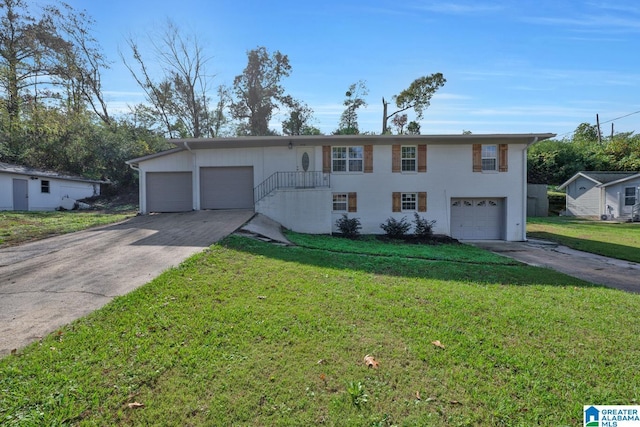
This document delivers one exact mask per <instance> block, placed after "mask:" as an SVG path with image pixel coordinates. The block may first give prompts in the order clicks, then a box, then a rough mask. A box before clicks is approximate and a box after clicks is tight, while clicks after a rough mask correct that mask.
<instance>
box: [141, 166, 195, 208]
mask: <svg viewBox="0 0 640 427" xmlns="http://www.w3.org/2000/svg"><path fill="white" fill-rule="evenodd" d="M146 177H147V194H146V197H147V212H188V211H190V210H193V190H192V189H193V183H192V179H191V172H147V175H146Z"/></svg>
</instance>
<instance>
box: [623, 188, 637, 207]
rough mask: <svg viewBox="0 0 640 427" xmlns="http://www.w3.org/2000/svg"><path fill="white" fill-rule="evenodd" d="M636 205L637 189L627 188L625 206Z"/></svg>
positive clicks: (625, 190)
mask: <svg viewBox="0 0 640 427" xmlns="http://www.w3.org/2000/svg"><path fill="white" fill-rule="evenodd" d="M635 204H636V188H635V187H625V189H624V205H625V206H633V205H635Z"/></svg>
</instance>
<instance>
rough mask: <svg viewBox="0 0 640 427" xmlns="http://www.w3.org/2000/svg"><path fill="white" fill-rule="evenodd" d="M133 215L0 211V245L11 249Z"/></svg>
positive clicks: (127, 213) (84, 212) (125, 213)
mask: <svg viewBox="0 0 640 427" xmlns="http://www.w3.org/2000/svg"><path fill="white" fill-rule="evenodd" d="M133 215H134V214H133V213H131V212H129V211H127V212H121V213H109V214H106V213H98V212H91V211H49V212H13V211H0V246H11V245H16V244H19V243H24V242H29V241H32V240H38V239H44V238H46V237H51V236H57V235H60V234H65V233H72V232H74V231H80V230H85V229H87V228H91V227H95V226H98V225H104V224H111V223H114V222H118V221H122V220H124V219H126V218H130V217H132V216H133Z"/></svg>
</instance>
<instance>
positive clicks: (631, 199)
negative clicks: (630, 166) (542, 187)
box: [558, 172, 640, 220]
mask: <svg viewBox="0 0 640 427" xmlns="http://www.w3.org/2000/svg"><path fill="white" fill-rule="evenodd" d="M558 189H560V190H566V192H567V209H566V214H567V215H569V216H585V217H598V218H605V219H614V218H623V219H631V218H632V217H633V218H634V219H635V220H638V219H640V218H638V215H639V214H640V204H639V201H640V197H639V196H640V194H639V190H640V173H638V172H578V173H577V174H575V175H574V176H572V177H571V178H570V179H569V180H567V182H565V183H564V184H562V185H561V186H560V187H558Z"/></svg>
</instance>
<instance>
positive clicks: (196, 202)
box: [182, 141, 200, 211]
mask: <svg viewBox="0 0 640 427" xmlns="http://www.w3.org/2000/svg"><path fill="white" fill-rule="evenodd" d="M182 145H183V146H184V148H186V149H187V150H188V151H189V152H190V153H191V160H192V161H191V183H192V184H193V190H192V194H191V199H192V200H193V205H191V209H193V210H194V211H195V210H200V197H198V196H197V195H198V194H200V176H199V175H198V174H197V173H196V153H195V152H194V151H193V150H192V149H191V147H189V143H188V142H187V141H182Z"/></svg>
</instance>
